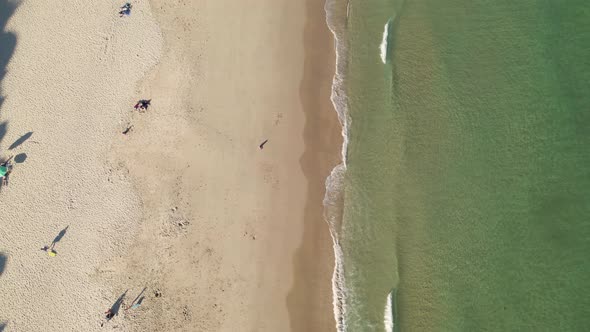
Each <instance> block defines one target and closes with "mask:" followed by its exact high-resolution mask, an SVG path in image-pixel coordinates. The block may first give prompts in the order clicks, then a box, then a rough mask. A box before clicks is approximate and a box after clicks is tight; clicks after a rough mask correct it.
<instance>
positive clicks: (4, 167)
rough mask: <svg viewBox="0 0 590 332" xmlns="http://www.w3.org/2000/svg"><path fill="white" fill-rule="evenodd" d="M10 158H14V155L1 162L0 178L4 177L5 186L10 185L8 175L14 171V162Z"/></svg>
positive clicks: (3, 183)
mask: <svg viewBox="0 0 590 332" xmlns="http://www.w3.org/2000/svg"><path fill="white" fill-rule="evenodd" d="M10 159H12V157H10V158H8V160H6V161H5V162H3V163H2V164H0V179H2V185H3V186H8V176H9V175H10V172H11V171H12V163H11V162H10Z"/></svg>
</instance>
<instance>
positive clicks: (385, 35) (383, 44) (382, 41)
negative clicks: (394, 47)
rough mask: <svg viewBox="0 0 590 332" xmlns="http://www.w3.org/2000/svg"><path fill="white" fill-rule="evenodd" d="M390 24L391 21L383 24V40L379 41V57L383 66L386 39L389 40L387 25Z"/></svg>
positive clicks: (385, 59) (385, 54)
mask: <svg viewBox="0 0 590 332" xmlns="http://www.w3.org/2000/svg"><path fill="white" fill-rule="evenodd" d="M390 24H391V20H389V21H387V23H385V27H384V28H383V38H382V39H381V45H379V51H380V56H381V61H382V62H383V64H386V63H387V38H389V25H390Z"/></svg>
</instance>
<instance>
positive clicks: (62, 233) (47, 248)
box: [41, 225, 70, 255]
mask: <svg viewBox="0 0 590 332" xmlns="http://www.w3.org/2000/svg"><path fill="white" fill-rule="evenodd" d="M69 227H70V226H69V225H68V226H66V228H64V229H62V230H61V231H60V232H59V234H57V236H56V237H55V238H54V239H53V241H52V242H51V244H50V245H48V246H45V247H43V248H41V250H43V251H47V252H49V253H53V254H54V255H55V254H57V251H55V245H56V244H57V243H58V242H59V241H61V239H62V238H63V237H64V236H65V235H66V232H67V231H68V228H69Z"/></svg>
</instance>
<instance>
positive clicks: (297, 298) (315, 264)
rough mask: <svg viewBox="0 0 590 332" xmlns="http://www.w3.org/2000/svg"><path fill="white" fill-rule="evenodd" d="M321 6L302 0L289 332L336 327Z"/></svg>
mask: <svg viewBox="0 0 590 332" xmlns="http://www.w3.org/2000/svg"><path fill="white" fill-rule="evenodd" d="M325 5H326V4H325V1H317V0H307V1H306V24H305V28H304V38H303V39H304V49H305V60H304V75H303V78H302V80H301V84H300V98H301V103H302V105H303V112H304V113H305V119H306V120H305V121H306V122H305V128H304V133H303V139H304V142H305V143H304V144H305V151H304V153H303V155H302V157H301V159H300V164H301V167H302V169H303V172H304V174H305V177H306V179H307V187H308V194H307V202H306V206H305V221H304V223H305V225H304V235H303V242H302V245H301V246H300V248H299V249H298V251H297V255H296V257H295V266H296V271H295V273H296V277H295V284H294V285H293V288H292V289H291V291H290V293H289V297H288V301H287V302H288V305H289V312H290V317H291V330H292V331H335V330H336V321H335V317H334V314H335V313H334V310H335V309H334V304H333V299H334V294H333V292H334V290H333V286H332V283H333V281H332V278H333V274H334V268H335V266H334V262H335V257H334V255H335V251H334V250H335V248H333V246H334V243H333V239H332V235H331V234H330V227H331V226H330V225H329V222H328V221H327V220H326V219H325V211H324V210H325V208H326V207H325V206H324V197H325V196H326V190H327V188H326V181H327V180H328V178H329V177H330V176H331V172H332V170H333V169H334V168H335V167H337V165H338V164H339V162H340V161H341V160H340V149H341V146H342V136H341V134H340V133H341V131H342V127H341V125H340V122H339V120H338V116H337V113H336V110H335V109H334V105H333V104H332V101H331V99H330V96H331V93H332V83H333V82H332V81H333V79H334V77H335V74H336V73H335V68H336V53H335V49H334V45H335V43H334V36H333V34H332V33H331V31H330V30H329V28H328V25H327V17H326V15H327V13H326V11H325ZM318 254H319V255H321V256H320V258H319V259H318ZM303 271H308V272H307V273H305V272H303ZM309 271H313V272H311V273H313V274H314V275H310V272H309ZM310 277H311V278H310ZM309 299H313V300H312V301H310V302H311V303H305V302H306V300H309Z"/></svg>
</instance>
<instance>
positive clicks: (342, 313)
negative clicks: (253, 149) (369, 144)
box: [323, 0, 350, 332]
mask: <svg viewBox="0 0 590 332" xmlns="http://www.w3.org/2000/svg"><path fill="white" fill-rule="evenodd" d="M335 2H336V1H335V0H326V2H325V5H324V10H325V12H326V23H327V25H328V28H329V29H330V31H331V32H332V34H333V36H334V45H335V49H336V69H335V74H334V78H333V80H332V93H331V95H330V100H331V101H332V104H333V105H334V109H335V110H336V113H337V114H338V120H339V121H340V125H341V126H342V132H341V133H342V138H343V142H342V149H341V157H342V162H341V163H340V164H339V165H338V166H336V167H334V169H333V170H332V172H331V173H330V176H328V178H327V179H326V194H325V197H324V202H323V203H324V218H325V219H326V222H327V223H328V225H329V228H330V235H331V236H332V243H333V249H334V272H333V274H332V296H333V300H332V304H333V306H334V318H335V320H336V329H337V331H339V332H344V331H346V289H345V283H344V267H343V254H342V247H341V246H340V241H339V238H338V230H337V229H336V228H337V227H336V226H337V225H336V224H337V223H338V222H339V221H338V220H333V219H334V215H332V216H331V215H330V211H329V210H330V209H329V208H330V206H331V203H339V202H340V201H341V200H338V199H336V198H337V197H339V196H338V195H339V194H340V193H341V191H342V185H343V178H344V173H345V172H346V154H347V150H348V127H349V123H350V119H349V117H348V109H347V101H346V93H345V91H344V87H343V82H344V73H343V71H344V70H343V69H342V68H341V67H343V66H344V63H343V62H341V61H342V60H343V59H342V55H343V54H344V53H343V52H344V51H346V49H345V47H344V45H343V43H342V41H341V40H339V38H338V33H337V31H336V28H335V27H334V26H333V25H332V24H331V21H330V20H331V18H332V16H331V14H332V13H331V10H330V7H331V5H334V4H335ZM349 10H350V2H348V3H347V5H346V16H347V18H348V15H349ZM336 208H338V207H336ZM340 208H341V207H340Z"/></svg>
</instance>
